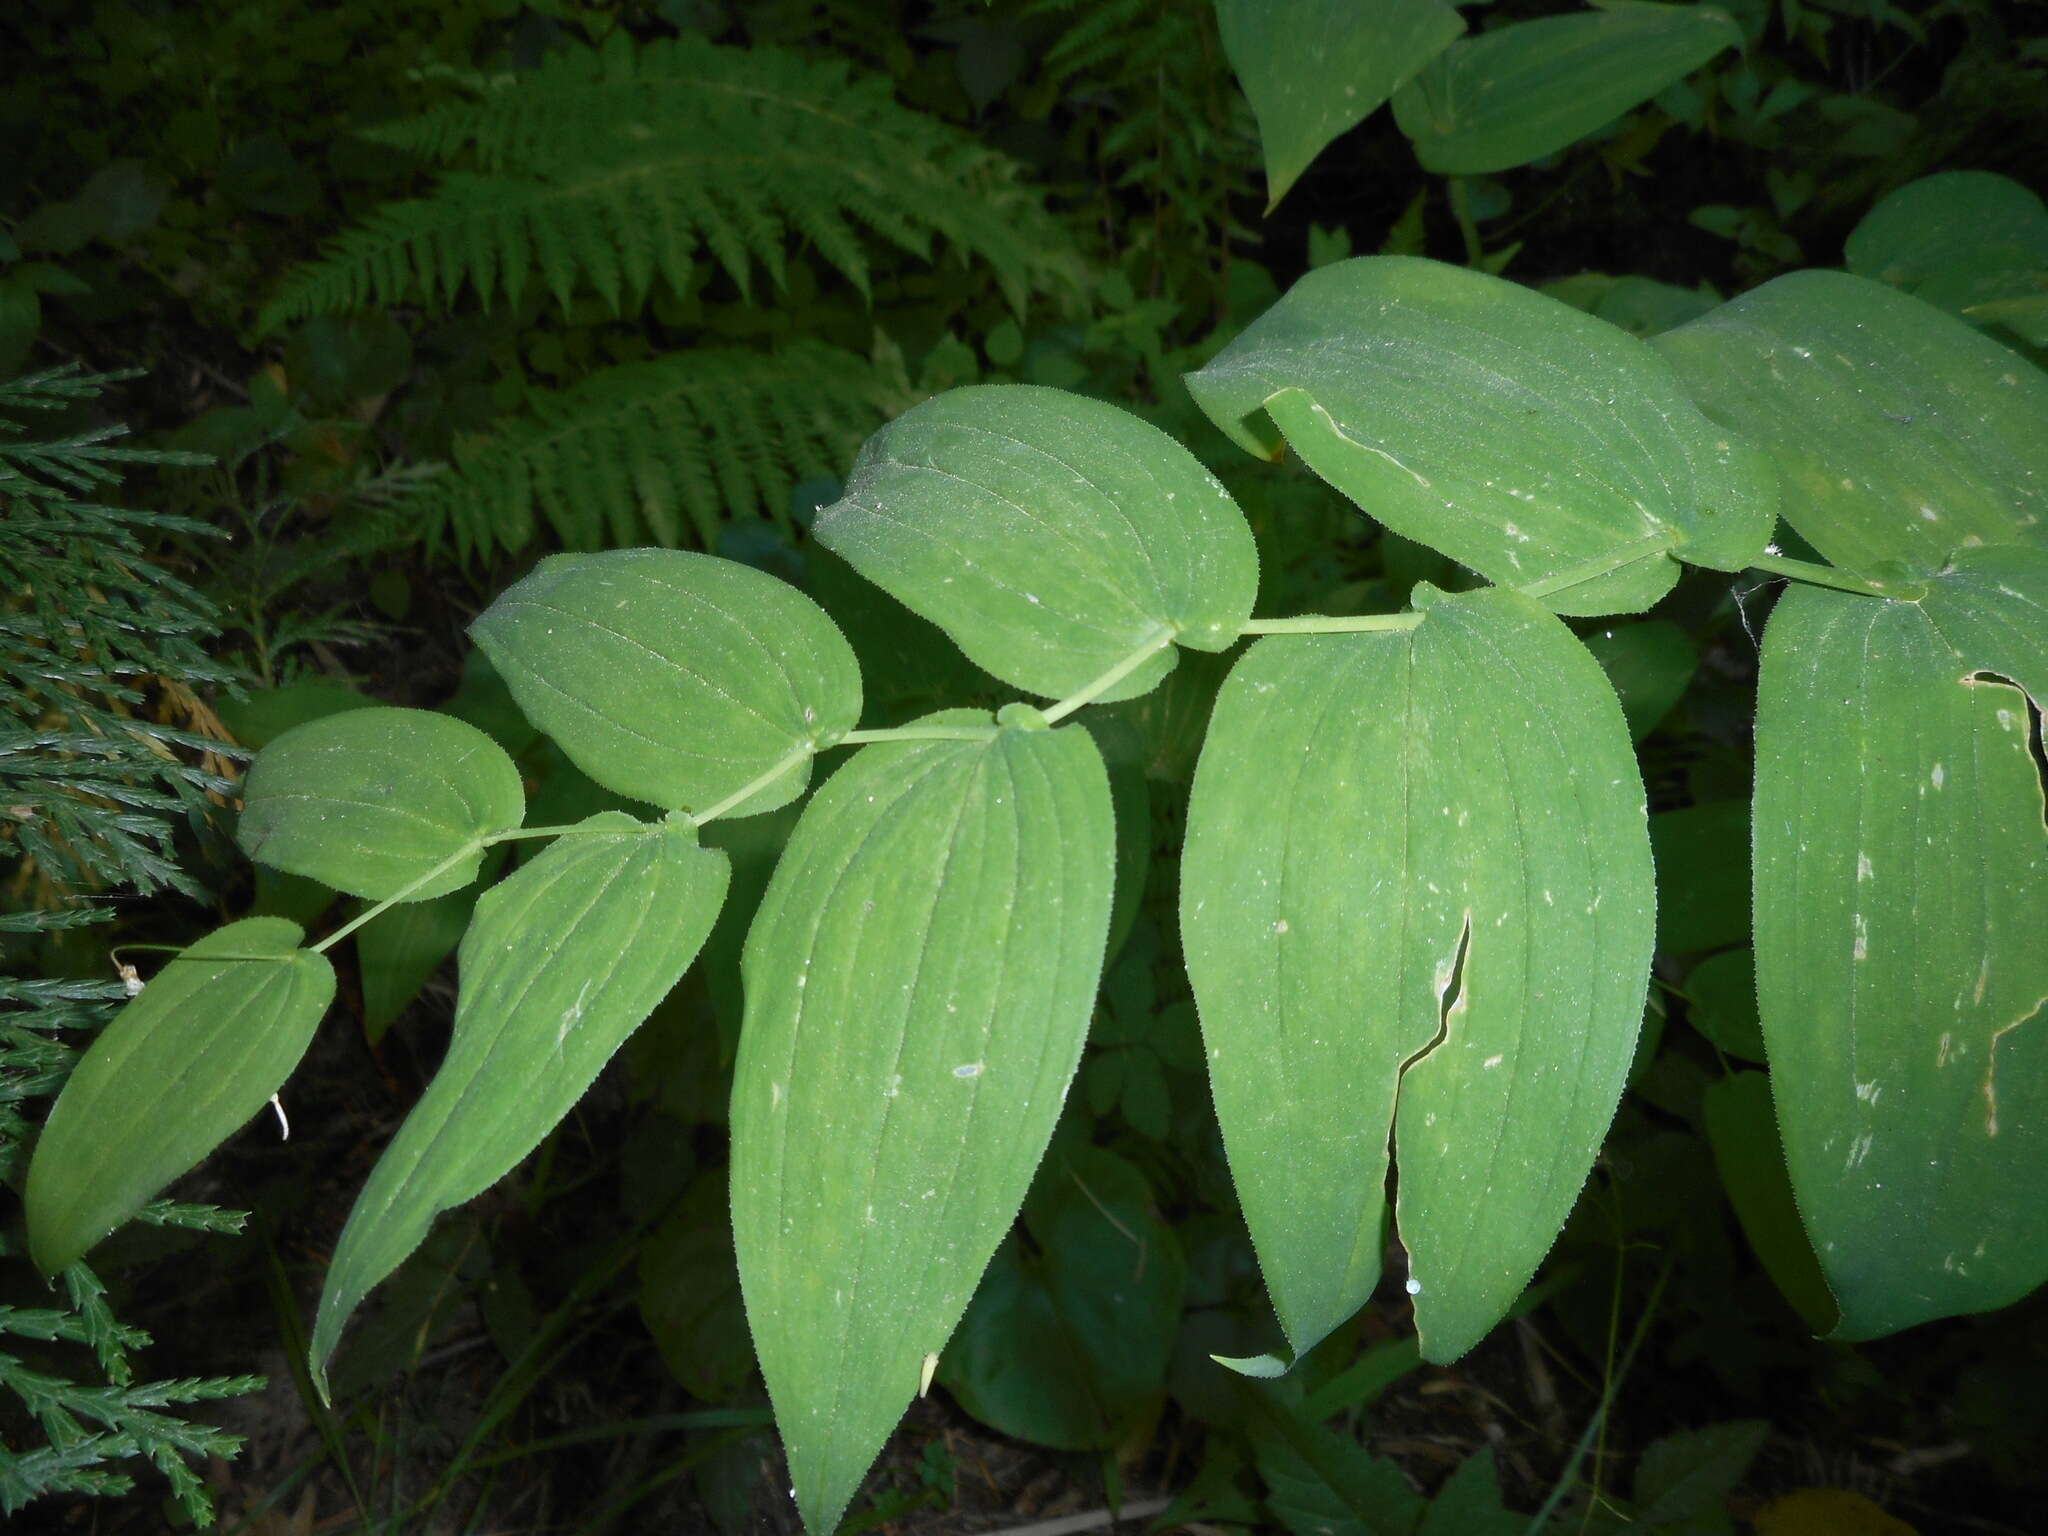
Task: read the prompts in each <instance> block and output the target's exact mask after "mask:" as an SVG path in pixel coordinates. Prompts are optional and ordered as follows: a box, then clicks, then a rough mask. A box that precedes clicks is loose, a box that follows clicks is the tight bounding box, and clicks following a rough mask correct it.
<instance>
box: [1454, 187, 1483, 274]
mask: <svg viewBox="0 0 2048 1536" xmlns="http://www.w3.org/2000/svg"><path fill="white" fill-rule="evenodd" d="M1446 181H1447V183H1448V185H1447V186H1446V189H1445V190H1447V191H1448V192H1449V193H1450V196H1451V216H1452V217H1453V218H1455V219H1456V220H1457V221H1458V233H1459V234H1461V235H1463V236H1464V237H1465V265H1466V266H1468V267H1476V266H1478V265H1479V263H1480V261H1481V259H1482V258H1483V257H1484V256H1485V255H1486V250H1485V248H1484V247H1483V246H1481V245H1480V243H1479V226H1478V225H1477V224H1475V223H1474V222H1473V220H1472V203H1471V200H1470V199H1469V198H1468V197H1467V196H1466V194H1465V178H1464V177H1462V176H1451V177H1447V178H1446Z"/></svg>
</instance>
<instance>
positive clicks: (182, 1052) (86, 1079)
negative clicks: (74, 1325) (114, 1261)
mask: <svg viewBox="0 0 2048 1536" xmlns="http://www.w3.org/2000/svg"><path fill="white" fill-rule="evenodd" d="M304 937H305V934H304V933H303V932H302V931H301V929H300V928H299V926H298V925H297V924H296V923H288V922H286V921H285V920H284V919H283V918H278V917H251V918H245V919H243V920H242V921H241V922H239V923H230V924H228V925H227V927H225V928H221V929H218V930H216V931H215V932H213V933H209V934H208V935H207V936H206V937H205V938H203V939H201V940H199V941H198V942H197V943H196V944H192V945H190V946H188V947H187V948H186V949H184V950H183V951H181V952H180V953H179V954H178V955H177V956H176V958H174V959H173V960H171V961H170V963H169V964H167V965H166V966H164V968H163V969H162V970H161V971H159V972H158V973H157V974H156V977H155V978H154V979H153V980H152V981H150V982H149V984H148V985H147V986H146V987H145V988H144V989H143V991H142V993H141V995H140V996H138V997H136V998H134V999H133V1000H131V1001H130V1002H129V1003H127V1004H126V1005H125V1006H124V1007H123V1008H122V1009H121V1011H120V1012H119V1013H117V1014H116V1015H115V1016H114V1021H113V1022H112V1023H111V1024H109V1025H108V1026H107V1027H106V1029H105V1030H103V1031H102V1032H101V1033H100V1035H99V1037H98V1038H97V1039H96V1040H94V1041H93V1043H92V1045H91V1046H90V1047H89V1048H88V1049H87V1050H86V1052H85V1054H84V1055H83V1056H82V1057H80V1058H79V1062H78V1065H77V1067H76V1068H75V1069H74V1070H73V1071H72V1073H71V1077H70V1079H69V1080H68V1081H67V1082H66V1083H65V1085H64V1091H63V1092H62V1093H61V1094H59V1095H58V1097H57V1102H56V1104H55V1106H54V1107H53V1108H52V1109H51V1110H50V1117H49V1119H48V1120H47V1121H45V1122H44V1125H43V1133H42V1138H41V1139H40V1140H39V1141H38V1142H37V1143H36V1150H35V1158H34V1160H33V1161H32V1162H31V1163H30V1164H29V1171H28V1187H27V1190H26V1193H25V1195H24V1197H23V1203H24V1204H25V1205H26V1207H27V1212H28V1237H29V1253H30V1255H31V1257H33V1258H34V1260H35V1262H36V1267H37V1268H38V1269H40V1270H42V1272H43V1273H44V1274H46V1275H54V1274H56V1273H57V1272H58V1271H59V1270H61V1269H63V1268H65V1266H67V1265H69V1264H70V1263H72V1262H73V1261H74V1260H76V1259H79V1258H82V1257H83V1256H84V1255H85V1253H86V1251H87V1250H88V1249H90V1248H91V1247H92V1246H93V1244H95V1243H97V1242H98V1241H99V1240H100V1239H101V1238H103V1237H105V1236H106V1235H107V1234H108V1233H109V1232H111V1231H113V1230H114V1229H115V1228H116V1227H118V1226H120V1225H121V1223H122V1222H124V1221H126V1220H128V1218H129V1217H131V1216H133V1215H134V1214H135V1213H136V1212H137V1211H139V1210H140V1209H142V1207H143V1205H144V1204H145V1203H146V1202H147V1201H148V1200H149V1199H150V1198H151V1197H152V1196H154V1195H155V1194H157V1192H158V1191H160V1190H161V1189H163V1187H164V1186H165V1185H166V1184H169V1183H170V1182H171V1180H173V1179H175V1178H177V1177H178V1176H179V1175H180V1174H182V1173H185V1172H186V1171H187V1170H189V1169H191V1168H192V1167H194V1166H195V1165H197V1164H198V1162H199V1160H200V1159H201V1158H203V1157H205V1156H206V1155H207V1154H208V1153H209V1152H211V1151H213V1149H214V1148H215V1147H217V1146H219V1145H220V1144H221V1143H222V1142H223V1141H225V1140H227V1138H228V1137H229V1136H231V1135H233V1134H234V1133H235V1132H236V1131H237V1130H239V1129H240V1128H241V1127H242V1126H243V1125H244V1124H245V1123H246V1122H247V1121H248V1120H249V1118H250V1117H251V1116H252V1115H254V1114H255V1113H256V1112H257V1111H258V1110H260V1109H262V1108H263V1106H264V1104H265V1103H266V1102H267V1101H268V1100H269V1098H270V1096H271V1095H272V1094H274V1093H276V1092H277V1090H278V1088H279V1087H280V1086H281V1085H282V1084H283V1082H284V1080H285V1079H286V1078H287V1077H289V1076H290V1075H291V1071H292V1068H293V1067H295V1066H297V1065H298V1063H299V1058H300V1057H301V1056H303V1055H304V1054H305V1052H306V1047H307V1045H308V1044H309V1043H310V1042H311V1041H312V1038H313V1030H314V1029H315V1027H316V1026H318V1024H319V1023H320V1016H321V1015H322V1014H323V1013H325V1012H326V1011H327V1005H328V1004H329V1003H331V1002H332V1001H334V967H333V966H331V965H329V964H328V963H327V959H326V957H325V956H324V955H316V954H314V953H313V952H312V951H310V950H304V949H300V948H299V941H300V940H301V939H303V938H304Z"/></svg>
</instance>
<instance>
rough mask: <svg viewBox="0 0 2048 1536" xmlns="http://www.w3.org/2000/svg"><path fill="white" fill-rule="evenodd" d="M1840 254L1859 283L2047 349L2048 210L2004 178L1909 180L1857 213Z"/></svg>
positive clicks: (1974, 175)
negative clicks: (2009, 330)
mask: <svg viewBox="0 0 2048 1536" xmlns="http://www.w3.org/2000/svg"><path fill="white" fill-rule="evenodd" d="M1842 255H1843V264H1844V265H1845V266H1847V267H1848V269H1849V270H1850V271H1851V272H1854V273H1855V274H1856V275H1857V276H1858V277H1869V278H1875V279H1876V280H1877V281H1879V282H1881V283H1890V284H1891V285H1892V286H1893V287H1895V288H1903V289H1904V290H1905V291H1906V292H1907V293H1910V294H1912V295H1913V296H1914V297H1915V298H1918V299H1924V300H1926V301H1927V302H1928V303H1929V304H1932V305H1935V306H1936V307H1937V308H1940V309H1945V310H1947V311H1948V312H1949V313H1950V314H1952V315H1957V316H1960V317H1961V318H1962V319H1964V320H1967V321H1969V322H1970V323H1971V324H1972V325H1978V326H1984V325H1989V324H1993V323H1997V322H2001V321H2002V322H2004V323H2007V324H2011V325H2012V327H2013V329H2014V330H2015V331H2017V332H2019V333H2020V334H2021V335H2023V336H2025V337H2026V338H2027V340H2029V341H2031V342H2032V343H2033V344H2034V345H2036V346H2042V345H2048V335H2043V334H2042V326H2043V325H2044V323H2048V206H2044V205H2043V204H2042V202H2041V198H2040V195H2039V194H2038V193H2036V192H2034V191H2032V190H2030V189H2029V188H2027V187H2023V186H2021V185H2020V184H2019V183H2018V182H2016V181H2014V180H2013V179H2012V178H2011V177H2009V176H1999V175H1996V174H1995V173H1993V172H1991V171H1947V172H1944V173H1942V174H1941V175H1938V176H1923V177H1921V178H1920V179H1919V180H1918V181H1909V182H1907V183H1906V185H1904V186H1903V187H1900V188H1899V189H1898V190H1897V191H1895V192H1891V193H1887V194H1886V195H1885V196H1884V197H1883V198H1882V199H1880V200H1879V201H1878V203H1877V206H1875V207H1874V208H1872V209H1871V210H1870V212H1869V213H1867V214H1865V215H1864V217H1863V222H1862V223H1860V224H1858V225H1857V226H1856V227H1855V228H1854V229H1853V230H1851V231H1850V232H1849V238H1848V240H1847V241H1846V242H1845V243H1844V245H1843V248H1842ZM2015 322H2018V323H2015ZM2029 322H2030V323H2029Z"/></svg>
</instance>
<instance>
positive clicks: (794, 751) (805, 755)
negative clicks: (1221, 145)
mask: <svg viewBox="0 0 2048 1536" xmlns="http://www.w3.org/2000/svg"><path fill="white" fill-rule="evenodd" d="M817 750H818V749H817V748H816V747H814V746H812V745H811V743H809V742H808V741H806V742H800V743H798V744H797V745H796V746H793V747H791V748H790V749H789V750H788V751H787V752H785V753H783V754H782V756H781V757H779V758H777V759H776V761H775V764H774V766H773V767H771V768H770V769H769V770H768V771H767V772H766V773H763V774H761V775H759V776H758V777H756V778H752V779H749V780H748V781H747V782H746V783H744V784H742V785H741V786H740V787H739V788H738V789H736V790H734V791H733V792H732V793H731V794H729V795H727V796H726V797H725V798H724V799H723V800H721V801H719V802H718V803H717V804H716V805H714V806H711V807H710V808H709V809H708V810H702V811H699V812H697V814H696V815H694V816H692V817H690V820H691V821H692V822H694V823H695V824H696V825H698V826H700V827H701V826H703V825H704V823H706V822H707V821H716V820H718V818H719V817H721V816H723V815H724V814H725V813H726V812H727V811H729V810H731V809H732V808H733V807H734V806H736V805H739V804H742V803H743V802H745V801H747V800H751V799H752V798H753V797H754V796H755V795H757V794H759V793H760V792H761V791H762V790H764V789H766V788H767V787H768V786H769V785H770V784H773V783H774V782H775V781H776V780H777V779H779V778H781V777H782V776H783V775H784V774H785V773H788V772H789V770H790V769H792V768H794V767H795V766H796V765H797V764H798V763H801V762H804V761H806V760H807V759H809V758H811V757H814V756H816V755H817Z"/></svg>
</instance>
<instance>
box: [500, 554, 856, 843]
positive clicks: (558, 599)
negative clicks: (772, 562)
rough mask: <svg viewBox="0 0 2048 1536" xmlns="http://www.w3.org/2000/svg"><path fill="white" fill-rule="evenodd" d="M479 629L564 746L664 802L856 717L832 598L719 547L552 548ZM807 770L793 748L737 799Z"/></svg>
mask: <svg viewBox="0 0 2048 1536" xmlns="http://www.w3.org/2000/svg"><path fill="white" fill-rule="evenodd" d="M470 635H471V636H472V638H474V639H475V641H476V643H477V644H478V645H480V646H481V647H483V650H484V652H485V654H486V655H488V656H489V657H490V658H491V661H492V663H493V664H494V665H495V666H496V667H497V669H498V671H499V673H500V674H501V675H502V676H503V677H504V679H505V682H506V685H507V686H508V687H510V688H511V690H512V697H513V698H515V699H517V700H518V701H519V707H520V708H521V709H522V710H524V711H525V712H526V716H527V718H528V719H529V720H531V721H533V723H534V724H535V725H537V726H539V727H540V728H541V729H542V730H543V731H546V732H547V733H548V735H550V736H552V737H553V738H554V739H555V740H556V742H558V743H559V744H560V745H561V748H562V750H563V751H564V752H565V753H567V754H568V756H569V760H570V761H571V762H573V763H574V764H575V765H576V766H577V767H578V768H581V769H582V770H583V771H584V772H585V773H586V774H588V775H589V776H590V777H591V778H592V779H594V780H595V781H596V782H597V783H599V784H601V785H603V786H604V787H605V788H606V789H609V790H612V791H614V792H616V793H618V794H621V795H627V796H630V797H632V798H633V799H636V800H644V801H646V802H648V803H649V804H651V805H658V806H661V807H663V808H664V809H668V810H678V809H689V810H693V811H703V810H706V809H708V808H709V807H711V806H712V805H713V804H715V803H716V802H718V801H720V800H723V799H724V798H725V797H726V796H728V795H731V794H733V793H735V792H737V791H738V790H740V789H743V788H744V787H745V786H746V785H748V784H749V783H751V782H752V781H754V780H755V779H757V778H759V777H761V776H762V775H763V774H765V773H767V772H768V771H769V770H770V769H772V768H773V767H775V765H776V764H778V763H780V762H782V761H783V760H784V759H785V758H787V757H789V756H790V755H791V754H792V753H799V754H802V753H807V752H808V751H810V750H814V749H815V748H816V747H818V746H820V745H823V744H826V743H829V742H831V741H833V740H835V739H836V738H837V737H839V736H842V735H844V734H845V733H846V732H847V731H850V730H852V729H853V727H854V725H855V724H856V723H857V722H858V721H859V718H860V702H861V692H860V665H859V663H858V662H856V661H855V660H854V655H853V649H852V647H850V646H849V645H847V643H846V639H845V637H844V636H842V635H841V634H840V633H839V629H838V626H837V625H835V624H834V623H833V622H832V620H831V619H830V618H828V617H827V616H826V614H825V611H824V610H823V609H822V608H820V607H818V605H817V604H816V603H814V602H812V601H811V600H810V599H809V598H807V597H805V596H804V595H803V594H802V593H801V592H799V591H797V590H796V589H795V588H794V587H792V586H789V585H788V584H787V583H785V582H781V581H778V580H776V578H774V577H773V576H770V575H768V574H767V573H765V572H763V571H757V570H755V569H753V568H752V567H751V566H745V565H739V564H736V563H734V562H733V561H730V560H720V559H717V558H715V557H713V556H711V555H698V554H690V553H688V552H686V551H683V550H676V549H620V550H612V551H609V552H607V553H605V554H599V555H552V556H550V557H549V558H547V559H545V560H543V561H541V563H540V564H539V565H538V566H536V567H535V568H534V571H533V574H532V575H530V576H528V577H527V578H526V579H525V580H524V581H521V582H519V583H517V584H516V585H514V586H512V587H510V588H508V589H507V590H506V591H505V592H504V594H503V595H502V596H500V597H499V598H498V600H497V601H496V602H495V603H492V604H491V606H490V607H489V608H487V609H485V610H484V611H483V613H482V614H480V615H479V616H478V618H477V620H476V622H475V623H474V624H472V625H471V626H470ZM808 778H809V765H808V763H799V764H798V765H797V766H796V767H794V768H792V769H791V770H790V771H789V772H787V773H785V774H784V775H783V776H782V777H781V778H779V779H777V780H775V781H774V782H773V783H772V784H770V785H768V786H766V787H765V788H763V789H761V790H760V791H758V792H757V793H755V794H754V795H753V796H752V797H751V798H749V799H748V800H747V801H746V802H745V803H744V805H743V806H742V807H740V808H739V811H740V814H751V813H753V812H757V811H772V810H774V809H775V808H776V807H777V806H779V805H786V804H787V803H788V802H789V801H791V800H794V799H795V798H796V797H797V796H798V795H800V794H801V793H803V788H804V784H805V782H806V781H807V780H808Z"/></svg>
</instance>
